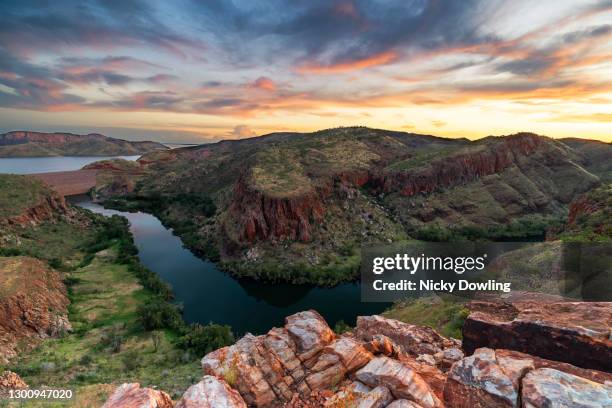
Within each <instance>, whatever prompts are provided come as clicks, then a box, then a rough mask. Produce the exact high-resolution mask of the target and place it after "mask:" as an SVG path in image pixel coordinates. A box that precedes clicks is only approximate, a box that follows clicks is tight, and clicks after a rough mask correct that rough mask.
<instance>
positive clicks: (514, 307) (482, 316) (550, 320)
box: [463, 296, 612, 372]
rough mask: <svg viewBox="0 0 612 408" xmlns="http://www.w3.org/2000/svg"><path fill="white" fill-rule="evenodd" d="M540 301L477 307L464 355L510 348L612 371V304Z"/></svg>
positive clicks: (471, 317)
mask: <svg viewBox="0 0 612 408" xmlns="http://www.w3.org/2000/svg"><path fill="white" fill-rule="evenodd" d="M539 298H540V297H534V296H530V297H523V298H521V299H517V300H512V301H504V302H502V301H473V302H471V303H470V305H469V308H470V310H471V313H470V314H469V316H468V317H467V319H466V321H465V324H464V326H463V349H464V351H465V352H466V353H467V354H472V353H473V352H474V350H476V349H477V348H479V347H489V348H493V349H510V350H517V351H521V352H524V353H527V354H532V355H536V356H540V357H543V358H546V359H549V360H556V361H564V362H567V363H570V364H573V365H576V366H579V367H584V368H592V369H596V370H602V371H608V372H610V371H612V340H611V339H610V327H611V326H612V303H610V302H569V301H552V302H542V301H541V300H539ZM534 339H537V341H534Z"/></svg>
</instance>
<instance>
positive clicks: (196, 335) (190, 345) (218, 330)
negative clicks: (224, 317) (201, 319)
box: [178, 323, 234, 355]
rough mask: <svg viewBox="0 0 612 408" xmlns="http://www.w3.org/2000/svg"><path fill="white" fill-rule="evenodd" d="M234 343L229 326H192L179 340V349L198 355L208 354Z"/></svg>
mask: <svg viewBox="0 0 612 408" xmlns="http://www.w3.org/2000/svg"><path fill="white" fill-rule="evenodd" d="M233 342H234V334H233V333H232V329H231V328H230V327H229V326H222V325H220V324H214V323H209V324H207V325H206V326H203V325H201V324H197V323H196V324H192V325H191V326H189V328H188V329H187V333H186V334H185V335H184V336H183V337H181V338H180V339H179V343H178V344H179V347H182V348H184V349H189V350H192V351H193V352H194V353H196V354H198V355H204V354H208V353H210V352H211V351H213V350H216V349H218V348H221V347H225V346H227V345H230V344H232V343H233Z"/></svg>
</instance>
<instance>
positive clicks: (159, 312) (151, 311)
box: [137, 297, 183, 330]
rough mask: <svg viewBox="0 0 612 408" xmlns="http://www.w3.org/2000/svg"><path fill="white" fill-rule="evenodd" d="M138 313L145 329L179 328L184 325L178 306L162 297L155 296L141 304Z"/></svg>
mask: <svg viewBox="0 0 612 408" xmlns="http://www.w3.org/2000/svg"><path fill="white" fill-rule="evenodd" d="M137 314H138V321H139V322H140V324H141V325H142V327H144V329H145V330H160V329H173V330H177V329H180V328H181V327H182V325H183V319H182V317H181V315H180V313H179V312H178V310H177V307H176V306H175V305H173V304H171V303H168V302H166V301H165V300H164V299H163V298H160V297H153V298H151V299H149V300H148V301H147V302H146V303H144V304H142V305H140V306H139V307H138V311H137Z"/></svg>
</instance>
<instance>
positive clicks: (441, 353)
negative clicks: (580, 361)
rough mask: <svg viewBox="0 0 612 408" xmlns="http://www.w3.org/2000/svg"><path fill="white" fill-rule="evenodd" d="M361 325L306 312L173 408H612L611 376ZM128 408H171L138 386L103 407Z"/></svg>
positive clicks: (248, 346) (247, 346) (231, 350)
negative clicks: (340, 327)
mask: <svg viewBox="0 0 612 408" xmlns="http://www.w3.org/2000/svg"><path fill="white" fill-rule="evenodd" d="M359 321H360V322H361V323H360V324H358V327H357V329H356V330H355V331H354V332H348V333H344V334H343V335H341V336H337V335H335V334H334V333H333V332H332V331H331V329H330V328H329V326H328V325H327V323H326V322H325V321H324V320H323V318H322V317H321V316H320V315H319V314H318V313H317V312H315V311H312V310H311V311H306V312H301V313H297V314H295V315H292V316H289V317H287V319H286V320H285V326H284V327H282V328H274V329H272V330H270V331H269V332H268V333H267V334H265V335H261V336H253V335H251V334H247V335H245V336H244V337H242V338H241V339H240V340H238V341H237V342H236V343H235V344H234V345H232V346H228V347H224V348H221V349H218V350H215V351H213V352H212V353H209V354H208V355H206V356H205V357H204V358H203V359H202V369H203V371H204V376H203V378H202V380H201V381H200V382H198V383H197V384H195V385H193V386H191V387H190V388H189V389H188V390H187V391H186V392H185V394H184V395H183V397H182V398H181V400H180V401H179V402H178V403H177V408H191V407H194V408H195V407H204V408H207V407H219V408H222V407H223V408H244V407H261V408H277V407H278V408H280V407H283V408H315V407H317V408H320V407H325V408H341V407H342V408H347V407H353V408H384V407H390V408H444V407H446V408H519V407H520V408H555V407H559V408H568V407H586V408H590V407H608V406H612V401H611V399H612V389H611V387H612V374H611V373H609V372H604V371H599V370H594V369H588V368H582V367H577V366H575V365H572V364H569V363H566V362H562V361H554V360H549V359H545V358H542V357H538V356H534V355H530V354H525V353H522V352H519V351H515V350H504V349H497V350H495V349H491V348H479V349H476V350H475V351H474V353H473V354H472V355H468V356H464V355H463V352H462V351H461V350H460V349H459V347H460V344H459V342H458V341H457V340H452V339H447V338H444V337H443V336H440V335H439V334H438V333H436V332H435V331H433V330H431V329H426V328H422V327H418V326H413V325H408V324H404V323H401V322H397V321H394V320H391V319H385V318H382V317H380V316H372V317H370V318H360V319H359ZM375 328H376V329H375ZM377 331H380V332H382V333H377ZM391 337H393V338H391ZM531 340H532V341H533V342H538V341H540V339H539V338H532V339H531ZM542 341H550V339H543V340H542ZM136 404H141V405H136ZM163 404H170V405H163ZM131 406H142V407H162V408H167V407H170V406H172V405H171V401H169V398H168V396H167V394H165V393H163V392H160V391H155V390H151V389H146V388H145V389H141V388H140V387H139V385H138V384H124V385H123V386H121V387H119V388H118V389H117V391H116V392H115V393H114V394H113V395H112V396H111V398H109V400H108V401H107V403H106V405H105V407H106V408H109V407H131Z"/></svg>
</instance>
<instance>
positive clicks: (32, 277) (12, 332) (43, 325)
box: [0, 257, 72, 362]
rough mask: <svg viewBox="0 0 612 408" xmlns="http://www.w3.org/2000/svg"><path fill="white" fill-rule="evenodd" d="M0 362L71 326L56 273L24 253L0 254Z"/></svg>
mask: <svg viewBox="0 0 612 408" xmlns="http://www.w3.org/2000/svg"><path fill="white" fill-rule="evenodd" d="M0 287H2V288H3V289H4V291H3V292H2V293H0V362H1V361H4V362H6V361H7V360H8V359H9V358H11V357H14V356H15V355H16V354H17V352H18V351H23V350H27V349H28V348H30V347H33V346H34V345H35V344H37V343H38V342H39V341H40V340H41V339H45V338H48V337H54V336H58V335H60V334H63V333H65V332H67V331H70V330H72V327H71V325H70V322H69V321H68V312H67V308H68V304H69V300H68V297H67V292H66V287H65V286H64V283H63V282H62V278H61V276H60V274H59V273H58V272H56V271H54V270H52V269H49V268H48V267H47V266H46V265H45V264H43V263H42V262H41V261H39V260H37V259H33V258H28V257H10V258H1V257H0Z"/></svg>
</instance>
